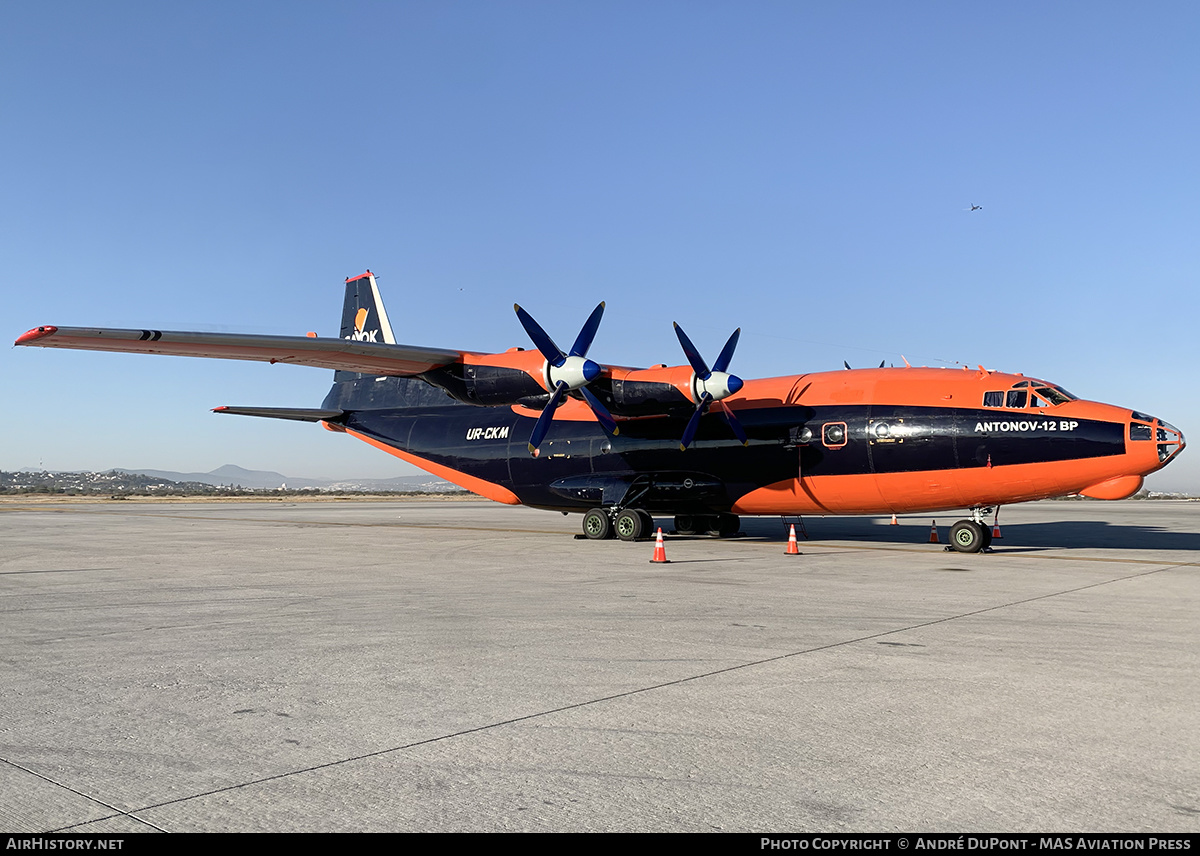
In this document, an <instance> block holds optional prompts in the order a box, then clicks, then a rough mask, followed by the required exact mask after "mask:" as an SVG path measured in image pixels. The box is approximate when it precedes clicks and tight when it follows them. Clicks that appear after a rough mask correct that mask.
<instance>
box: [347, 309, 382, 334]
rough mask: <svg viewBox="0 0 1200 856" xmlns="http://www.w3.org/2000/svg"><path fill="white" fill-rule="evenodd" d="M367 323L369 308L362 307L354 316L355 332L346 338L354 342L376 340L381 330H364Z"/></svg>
mask: <svg viewBox="0 0 1200 856" xmlns="http://www.w3.org/2000/svg"><path fill="white" fill-rule="evenodd" d="M366 323H367V310H366V308H365V307H364V308H362V309H359V310H358V313H357V314H356V315H355V316H354V332H353V333H351V334H350V335H349V336H347V337H346V338H347V339H349V340H350V341H352V342H374V341H375V337H376V336H377V335H379V330H364V329H363V326H364V325H366Z"/></svg>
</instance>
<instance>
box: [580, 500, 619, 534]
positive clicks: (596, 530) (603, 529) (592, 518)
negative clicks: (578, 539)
mask: <svg viewBox="0 0 1200 856" xmlns="http://www.w3.org/2000/svg"><path fill="white" fill-rule="evenodd" d="M612 532H613V526H612V520H610V519H609V517H608V512H607V511H605V510H604V509H603V508H593V509H591V510H590V511H588V512H587V514H585V515H583V534H584V535H586V536H587V537H588V538H589V539H590V540H592V541H603V540H604V539H606V538H611V537H612Z"/></svg>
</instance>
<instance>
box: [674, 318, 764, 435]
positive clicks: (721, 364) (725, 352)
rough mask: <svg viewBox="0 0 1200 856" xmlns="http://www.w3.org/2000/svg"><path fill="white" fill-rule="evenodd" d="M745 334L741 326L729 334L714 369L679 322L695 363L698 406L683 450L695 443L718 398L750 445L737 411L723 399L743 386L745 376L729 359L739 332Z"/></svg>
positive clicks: (682, 340) (736, 430)
mask: <svg viewBox="0 0 1200 856" xmlns="http://www.w3.org/2000/svg"><path fill="white" fill-rule="evenodd" d="M741 334H742V328H741V327H738V328H737V329H736V330H734V331H733V335H731V336H730V337H729V341H727V342H726V343H725V347H724V348H722V349H721V354H720V356H718V357H717V361H716V362H715V363H713V367H712V370H711V371H710V370H709V368H708V366H707V365H705V363H704V358H703V357H701V356H700V352H699V351H698V350H696V346H695V345H693V344H692V340H691V339H689V338H688V337H687V333H685V332H683V328H682V327H680V326H679V325H678V324H676V325H675V335H676V336H678V337H679V344H680V345H681V346H683V352H684V353H685V354H686V355H687V358H688V362H689V363H690V364H691V366H692V371H693V372H694V374H693V375H692V399H693V400H694V401H695V402H696V409H695V411H693V413H692V418H691V419H689V420H688V424H687V427H686V428H684V429H683V439H681V440H680V441H679V448H680V450H681V451H682V450H685V449H687V447H688V446H690V445H691V444H692V440H693V439H695V437H696V431H697V430H698V429H699V428H700V419H701V417H703V416H704V414H705V413H707V412H708V408H709V407H710V406H711V405H712V403H713V402H714V401H715V402H717V403H719V404H720V405H721V412H722V413H724V414H725V421H726V422H728V423H729V427H730V428H732V429H733V433H734V434H735V435H737V438H738V439H739V440H740V441H741V442H742V445H743V446H745V445H748V444H749V440H747V439H746V432H745V431H744V430H742V425H741V423H740V422H738V420H737V417H735V416H734V415H733V411H732V410H730V409H729V407H728V406H727V405H726V404H725V402H723V401H721V399H723V398H728V397H729V396H731V395H733V394H734V393H736V392H737V391H738V390H740V389H741V388H742V386H743V384H742V379H741V378H740V377H738V376H737V375H731V374H729V373H728V372H727V371H725V370H726V369H727V368H729V361H730V360H732V359H733V349H734V348H736V347H737V342H738V336H740V335H741Z"/></svg>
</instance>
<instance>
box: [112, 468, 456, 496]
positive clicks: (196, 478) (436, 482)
mask: <svg viewBox="0 0 1200 856" xmlns="http://www.w3.org/2000/svg"><path fill="white" fill-rule="evenodd" d="M115 469H117V470H119V471H121V472H126V473H137V474H140V475H146V476H151V477H153V478H160V479H169V480H170V481H175V482H200V483H202V484H211V485H235V486H236V485H240V486H242V487H245V488H257V489H267V490H271V489H275V488H280V487H288V488H292V489H296V490H299V489H303V488H316V489H318V490H350V491H373V490H388V491H392V490H396V491H402V490H424V491H428V492H430V493H441V492H444V491H451V490H459V488H458V487H457V486H456V485H453V484H451V483H450V482H448V481H445V480H444V479H439V478H434V477H433V476H426V475H420V476H399V477H397V478H391V479H306V478H300V477H297V476H285V475H284V474H283V473H277V472H274V471H271V470H248V469H246V468H244V467H239V466H237V465H236V464H225V465H224V466H221V467H217V468H216V469H215V470H211V471H209V472H207V473H179V472H174V471H171V470H153V469H137V468H131V467H116V468H115Z"/></svg>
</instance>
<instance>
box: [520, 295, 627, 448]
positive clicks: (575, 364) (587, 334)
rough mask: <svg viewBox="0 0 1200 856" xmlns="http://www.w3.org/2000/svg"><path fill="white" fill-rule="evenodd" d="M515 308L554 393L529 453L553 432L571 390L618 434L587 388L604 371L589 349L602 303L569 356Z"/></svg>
mask: <svg viewBox="0 0 1200 856" xmlns="http://www.w3.org/2000/svg"><path fill="white" fill-rule="evenodd" d="M513 309H515V310H516V311H517V319H518V320H519V321H520V322H521V326H522V327H524V328H525V332H526V333H528V334H529V338H530V339H532V340H533V344H534V345H536V346H537V349H538V350H539V351H541V354H542V356H543V357H545V358H546V386H547V388H548V389H550V390H551V393H550V401H549V402H548V403H547V404H546V407H545V409H544V410H542V415H541V416H539V417H538V420H537V422H536V423H535V424H534V426H533V433H532V434H531V435H530V436H529V454H531V455H536V454H537V449H538V446H540V445H541V444H542V440H544V439H545V438H546V432H547V431H549V430H550V423H551V422H552V421H553V420H554V411H555V410H557V409H558V407H559V405H560V404H562V403H563V399H564V398H566V396H567V393H568V392H572V391H578V392H579V394H580V395H582V396H583V398H584V401H586V402H587V403H588V406H589V407H591V408H592V412H593V413H595V414H596V419H597V420H599V422H600V424H601V425H603V426H604V429H605V430H606V431H608V432H609V433H610V434H616V433H617V423H616V420H614V419H613V418H612V414H610V413H609V412H608V410H606V409H605V407H604V405H603V404H601V403H600V399H598V398H596V396H595V395H593V394H592V393H591V392H590V391H588V388H587V385H588V384H589V383H591V382H592V381H593V380H595V379H596V378H597V377H599V376H600V373H601V372H602V371H603V369H602V368H601V367H600V365H599V363H595V362H593V361H592V360H589V359H588V358H587V352H588V348H590V347H591V346H592V339H594V338H596V330H597V329H599V327H600V318H601V316H603V315H604V303H603V301H601V303H600V305H599V306H597V307H596V308H595V309H593V310H592V314H591V315H589V316H588V320H587V321H585V322H584V324H583V329H582V330H580V331H579V335H578V336H576V337H575V344H574V345H572V346H571V351H570V353H567V354H564V353H563V352H562V349H561V348H559V347H558V345H556V344H554V340H553V339H551V338H550V337H549V336H548V335H547V334H546V331H545V330H543V329H542V327H541V325H540V324H538V322H536V321H534V320H533V316H532V315H530V314H529V313H528V312H526V311H525V310H524V309H522V308H521V307H520V306H518V305H517V304H515V303H514V304H513Z"/></svg>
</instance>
